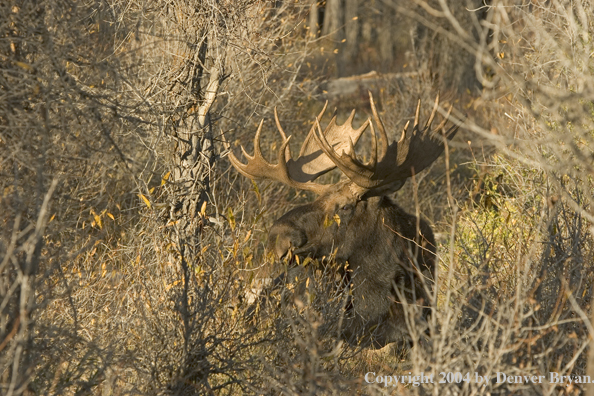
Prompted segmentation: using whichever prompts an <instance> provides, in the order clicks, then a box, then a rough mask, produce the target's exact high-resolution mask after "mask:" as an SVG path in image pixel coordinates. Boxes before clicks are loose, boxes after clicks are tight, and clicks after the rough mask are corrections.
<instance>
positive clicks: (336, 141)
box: [225, 95, 457, 348]
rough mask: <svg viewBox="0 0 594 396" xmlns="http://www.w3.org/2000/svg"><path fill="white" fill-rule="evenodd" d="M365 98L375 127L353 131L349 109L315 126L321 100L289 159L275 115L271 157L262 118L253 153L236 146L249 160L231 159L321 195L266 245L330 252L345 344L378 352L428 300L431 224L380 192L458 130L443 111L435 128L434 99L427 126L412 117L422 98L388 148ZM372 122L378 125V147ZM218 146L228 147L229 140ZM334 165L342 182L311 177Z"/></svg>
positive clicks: (256, 174)
mask: <svg viewBox="0 0 594 396" xmlns="http://www.w3.org/2000/svg"><path fill="white" fill-rule="evenodd" d="M370 102H371V109H372V113H373V119H374V121H375V123H373V122H372V121H371V119H368V120H367V121H366V122H365V123H364V124H363V125H362V126H361V127H360V128H358V129H355V128H353V127H352V120H353V118H354V111H353V113H351V116H350V117H349V119H348V120H347V121H346V122H345V123H344V124H343V125H337V124H336V117H334V118H333V119H332V120H331V121H330V124H329V125H328V126H327V127H326V128H325V129H324V131H322V128H321V126H320V123H319V121H320V119H321V118H322V116H323V114H324V112H325V110H326V106H325V107H324V109H323V110H322V112H321V113H320V114H319V115H318V117H316V119H315V121H314V126H313V127H312V129H311V130H310V132H309V134H308V136H307V138H306V139H305V142H304V143H303V146H302V147H301V150H300V153H299V157H298V158H297V159H296V160H294V159H293V157H292V156H291V153H290V151H289V147H288V142H289V139H290V137H289V138H287V137H286V134H285V132H284V131H283V129H282V127H281V125H280V122H279V120H278V116H277V115H276V111H275V120H276V125H277V128H278V130H279V132H280V134H281V137H282V139H283V143H282V145H281V146H280V148H279V151H278V161H277V163H276V164H271V163H269V162H267V161H266V160H265V159H264V158H263V157H262V154H261V150H260V143H259V141H260V133H261V129H262V123H260V126H259V128H258V131H257V132H256V136H255V139H254V156H250V155H248V154H247V153H246V152H245V150H243V147H242V151H243V153H244V155H245V157H246V158H247V160H248V161H247V164H243V163H242V162H241V161H239V160H238V159H237V158H236V157H235V156H234V155H233V153H229V158H230V161H231V163H232V164H233V166H234V167H235V168H236V169H237V170H238V171H239V172H240V173H242V174H243V175H245V176H247V177H250V178H268V179H272V180H277V181H280V182H283V183H285V184H288V185H290V186H293V187H296V188H299V189H303V190H308V191H313V192H315V193H316V194H318V195H319V197H318V198H317V199H316V200H315V201H314V202H311V203H309V204H306V205H303V206H300V207H298V208H295V209H293V210H291V211H289V212H287V213H286V214H285V215H283V216H282V217H281V218H279V219H278V220H277V221H276V222H275V223H274V225H273V227H272V228H271V230H270V234H269V247H270V248H271V249H272V250H273V251H274V252H275V255H276V257H277V258H278V259H283V258H285V257H288V256H292V255H297V256H299V257H302V258H303V257H308V256H309V257H311V258H315V259H323V258H327V257H330V256H333V257H334V259H335V260H336V262H338V263H340V264H344V265H340V266H338V268H342V269H343V273H342V275H343V276H344V278H345V280H346V281H347V282H348V283H349V284H350V287H351V288H352V298H351V301H350V303H349V305H348V311H349V312H348V315H346V320H345V322H344V323H343V328H342V335H343V337H344V338H345V339H346V340H347V341H348V342H350V343H352V344H364V345H368V346H371V347H374V348H378V347H382V346H384V345H386V344H388V343H391V342H396V341H401V340H402V337H403V335H405V334H406V331H407V330H406V329H407V327H406V322H405V317H404V311H403V304H402V303H403V302H406V303H409V304H423V302H425V303H426V302H427V301H428V299H427V291H428V290H430V289H431V287H432V283H433V279H434V276H435V241H434V238H433V233H432V231H431V228H430V227H429V225H428V224H427V223H426V222H425V221H424V220H422V219H418V218H417V217H415V216H412V215H410V214H408V213H406V212H405V211H404V210H402V209H401V208H400V207H399V206H398V205H397V204H396V203H394V202H393V201H392V199H390V198H389V197H388V196H387V195H388V194H391V193H393V192H395V191H397V190H398V189H400V188H401V187H402V186H403V185H404V183H405V181H406V180H407V179H408V178H409V177H410V176H412V174H413V173H418V172H420V171H421V170H423V169H424V168H426V167H427V166H428V165H430V164H431V163H432V162H433V161H434V160H435V159H436V158H437V157H438V156H439V155H440V154H441V152H442V151H443V142H444V139H451V138H452V137H453V136H454V134H455V133H456V131H457V127H456V126H452V127H450V128H449V129H448V130H446V129H445V126H446V123H447V121H448V117H449V113H448V115H447V116H446V117H445V118H444V119H443V121H442V122H441V123H440V124H439V125H438V126H437V127H435V128H432V123H433V120H434V118H435V116H436V113H437V108H438V105H439V97H438V98H437V99H436V101H435V106H434V108H433V111H432V113H431V115H430V117H429V119H428V121H427V122H426V123H425V124H424V125H421V124H420V123H419V112H420V102H419V104H418V105H417V110H416V112H415V117H414V122H413V125H412V128H409V126H410V125H409V124H410V123H407V124H406V126H405V127H404V130H403V131H402V135H401V137H400V139H399V140H398V141H397V142H393V143H391V144H389V143H388V138H387V134H386V132H385V129H384V125H383V123H382V120H381V119H380V117H379V115H378V113H377V110H376V107H375V104H374V102H373V98H372V97H371V95H370ZM450 111H451V108H450ZM374 124H375V127H377V129H378V131H379V145H378V138H377V135H376V132H375V127H374ZM367 127H370V130H371V138H372V139H371V143H372V147H371V159H370V161H369V162H367V163H363V162H362V161H361V160H360V159H358V158H357V155H356V154H355V150H354V146H355V145H356V143H357V141H358V140H359V138H360V136H361V134H362V133H363V132H364V131H365V130H366V129H367ZM225 146H226V147H227V148H229V145H228V144H227V143H226V142H225ZM339 152H341V153H340V154H338V153H339ZM336 167H338V168H339V169H340V170H341V171H342V173H343V174H344V175H345V176H346V178H345V179H344V180H341V181H339V182H338V183H336V184H333V185H322V184H317V183H313V180H315V179H316V178H317V177H319V176H320V175H322V174H324V173H326V172H328V171H330V170H331V169H334V168H336ZM428 313H429V309H428V308H425V309H423V315H425V316H426V315H427V314H428Z"/></svg>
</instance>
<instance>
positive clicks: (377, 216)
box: [269, 181, 435, 348]
mask: <svg viewBox="0 0 594 396" xmlns="http://www.w3.org/2000/svg"><path fill="white" fill-rule="evenodd" d="M335 187H336V188H333V189H332V191H330V192H327V193H325V194H323V195H321V196H320V197H319V198H318V199H317V200H315V201H314V202H312V203H309V204H306V205H303V206H300V207H298V208H295V209H293V210H291V211H289V212H288V213H286V214H285V215H284V216H282V217H281V218H280V219H278V220H277V221H276V222H275V223H274V225H273V227H272V229H271V230H270V234H269V247H270V248H271V249H273V250H274V252H275V254H276V256H277V258H279V259H282V258H284V257H286V256H287V255H288V254H295V255H298V256H300V257H302V258H304V257H307V256H310V257H312V258H315V259H322V258H324V257H326V258H327V257H330V256H331V255H332V254H333V253H334V252H335V253H336V255H335V260H336V262H338V263H340V264H341V265H339V266H338V268H344V267H345V266H344V264H348V266H347V268H348V270H347V271H346V272H344V273H343V274H342V275H343V276H345V279H347V281H348V282H350V283H351V284H352V290H353V297H352V301H351V303H350V304H349V310H350V312H349V315H348V317H347V320H345V323H344V326H343V332H342V334H343V337H344V338H345V339H346V340H347V341H348V342H349V343H352V344H358V345H360V344H362V343H363V344H365V345H368V346H371V347H374V348H380V347H383V346H384V345H386V344H388V343H391V342H396V341H401V340H402V337H403V334H406V333H407V328H406V323H405V318H404V312H403V306H402V303H401V302H400V298H399V296H404V297H405V298H406V301H407V303H409V304H415V303H424V304H427V302H428V299H427V293H426V290H430V289H431V288H432V284H433V280H434V276H435V240H434V238H433V233H432V231H431V228H430V227H429V225H428V224H427V223H426V222H425V221H424V220H422V219H420V220H419V221H418V222H417V218H416V217H415V216H412V215H410V214H408V213H406V212H404V211H403V210H402V209H401V208H400V207H399V206H398V205H396V204H395V203H394V202H393V201H392V200H391V199H390V198H388V197H386V196H372V197H366V196H365V195H363V197H361V198H357V197H356V196H354V195H353V194H352V193H351V189H350V182H348V181H344V182H340V183H339V184H337V185H336V186H335ZM335 215H338V218H340V224H339V222H338V221H336V220H335ZM417 223H418V224H417ZM421 278H423V279H421ZM396 288H398V291H397V290H396ZM422 311H423V316H427V314H428V312H429V309H428V308H424V309H423V310H422Z"/></svg>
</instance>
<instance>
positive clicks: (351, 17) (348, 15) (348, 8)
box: [343, 0, 359, 73]
mask: <svg viewBox="0 0 594 396" xmlns="http://www.w3.org/2000/svg"><path fill="white" fill-rule="evenodd" d="M358 11H359V0H345V7H344V21H345V25H344V29H345V39H346V41H345V43H344V51H343V61H344V62H347V63H348V64H350V65H353V63H355V61H356V59H357V55H358V52H359V42H358V38H359V19H358V18H357V16H358V15H357V13H358ZM354 72H356V71H355V70H350V73H354Z"/></svg>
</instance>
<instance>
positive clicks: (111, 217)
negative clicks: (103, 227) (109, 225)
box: [107, 212, 115, 220]
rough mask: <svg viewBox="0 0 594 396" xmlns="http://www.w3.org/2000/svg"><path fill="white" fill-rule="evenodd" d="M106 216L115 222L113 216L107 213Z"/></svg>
mask: <svg viewBox="0 0 594 396" xmlns="http://www.w3.org/2000/svg"><path fill="white" fill-rule="evenodd" d="M107 215H108V216H109V218H110V219H112V220H115V218H114V217H113V215H112V214H111V213H109V212H107Z"/></svg>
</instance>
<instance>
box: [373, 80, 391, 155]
mask: <svg viewBox="0 0 594 396" xmlns="http://www.w3.org/2000/svg"><path fill="white" fill-rule="evenodd" d="M368 93H369V103H370V104H371V112H372V113H373V118H374V120H375V123H376V124H377V128H378V129H379V132H380V140H381V142H382V149H381V152H380V156H379V158H380V161H381V160H382V159H383V158H384V157H385V156H386V152H387V151H388V135H387V134H386V129H385V128H384V123H383V121H382V119H381V118H380V116H379V115H378V113H377V109H376V107H375V101H374V100H373V95H372V94H371V91H369V92H368Z"/></svg>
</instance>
